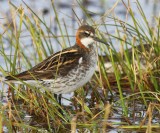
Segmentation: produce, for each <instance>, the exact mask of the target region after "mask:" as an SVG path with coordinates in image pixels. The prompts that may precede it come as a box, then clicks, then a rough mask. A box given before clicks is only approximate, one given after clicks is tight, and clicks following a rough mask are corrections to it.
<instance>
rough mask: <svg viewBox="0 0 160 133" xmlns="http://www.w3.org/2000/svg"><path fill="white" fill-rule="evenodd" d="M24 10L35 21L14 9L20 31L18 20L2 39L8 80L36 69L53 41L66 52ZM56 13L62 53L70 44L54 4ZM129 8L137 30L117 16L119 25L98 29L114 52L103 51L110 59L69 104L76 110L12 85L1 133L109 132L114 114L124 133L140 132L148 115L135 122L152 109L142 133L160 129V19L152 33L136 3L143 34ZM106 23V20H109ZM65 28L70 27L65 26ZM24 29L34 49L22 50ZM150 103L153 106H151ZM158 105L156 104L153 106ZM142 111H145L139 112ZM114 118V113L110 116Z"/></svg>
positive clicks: (34, 90)
mask: <svg viewBox="0 0 160 133" xmlns="http://www.w3.org/2000/svg"><path fill="white" fill-rule="evenodd" d="M24 4H25V6H26V7H27V8H28V11H29V12H31V14H32V15H31V17H28V16H27V15H26V14H25V13H24V10H23V8H22V7H18V8H17V7H16V6H15V5H13V4H12V3H11V5H12V7H13V8H14V13H15V14H14V17H17V18H19V23H18V25H15V24H16V22H15V20H14V19H13V21H12V22H11V23H12V24H11V23H10V24H9V26H8V27H7V28H6V29H5V32H4V33H3V34H2V35H1V38H0V43H1V47H2V49H1V50H0V54H1V56H2V57H3V58H4V61H5V65H6V67H5V69H4V68H3V67H0V70H1V72H2V73H3V75H7V73H6V70H7V71H9V72H11V73H10V74H15V73H18V72H20V71H21V70H22V68H23V67H25V68H26V69H27V68H30V67H31V66H32V65H33V64H36V63H38V62H40V61H42V60H43V59H44V58H45V57H47V56H48V55H50V54H51V53H53V52H54V49H53V46H52V45H53V44H52V39H54V42H55V44H56V45H60V46H61V42H60V41H59V38H58V37H57V35H56V34H54V32H53V31H52V30H51V29H50V27H48V26H47V25H46V23H45V22H44V21H43V20H41V19H40V18H39V17H38V15H37V14H36V13H35V12H34V11H33V10H32V9H31V8H30V7H29V6H28V5H27V4H26V3H24ZM52 7H53V10H54V13H55V16H56V18H55V19H56V22H57V24H58V28H59V29H60V34H61V36H62V42H63V43H62V44H65V46H62V47H66V43H65V42H67V40H68V38H65V36H64V35H63V31H62V27H61V24H60V20H59V18H58V14H57V10H56V8H55V6H54V3H52ZM125 7H126V8H127V10H128V12H129V14H130V16H131V18H132V21H133V23H134V25H133V26H132V25H130V24H128V23H126V22H123V21H122V20H120V19H118V18H117V17H115V16H107V17H108V19H110V20H112V21H113V22H114V24H108V23H107V24H106V23H105V22H103V23H102V24H99V26H101V27H104V29H105V30H106V31H104V33H103V34H102V32H98V31H97V35H99V36H100V37H102V38H104V40H106V41H108V43H109V44H110V45H111V46H110V47H109V48H107V47H101V51H103V52H104V53H106V55H107V56H103V57H102V56H100V57H99V63H98V69H99V71H98V72H97V73H96V74H95V75H94V77H93V79H92V82H91V83H90V84H87V85H86V86H84V87H83V88H81V89H79V90H77V91H76V92H75V95H74V97H73V98H72V99H67V100H68V101H71V103H72V104H71V105H68V106H65V105H59V103H57V100H56V99H55V98H54V96H53V94H51V93H50V92H49V91H47V90H45V92H42V91H41V90H39V89H37V88H34V87H30V86H28V85H26V86H25V87H24V86H22V85H18V86H15V85H13V84H11V85H10V87H9V90H11V95H12V97H10V96H8V97H9V98H7V102H6V105H5V106H4V105H2V104H1V105H0V106H1V113H0V115H1V117H0V118H1V119H0V130H1V131H2V130H3V129H2V125H5V127H7V129H8V131H9V132H13V131H15V132H17V131H23V132H29V131H41V132H43V131H45V130H47V131H49V132H69V131H70V130H72V132H75V131H79V132H84V131H85V130H88V131H91V132H96V131H98V130H101V129H102V130H101V131H103V132H105V131H107V130H108V129H109V128H110V127H112V128H113V127H114V125H115V126H116V125H117V122H113V123H108V122H107V120H108V119H110V118H112V117H111V114H112V113H113V116H114V115H115V114H117V115H120V116H121V119H122V120H121V122H119V123H118V125H119V126H120V125H122V126H120V128H123V129H125V128H130V129H131V128H132V129H136V130H137V128H140V126H139V125H138V127H137V124H136V123H137V121H138V123H140V122H141V121H142V120H143V117H145V115H143V114H140V116H139V118H138V120H135V119H133V118H135V117H136V113H137V112H139V111H144V112H145V111H146V108H148V111H147V115H149V119H148V122H147V121H146V123H145V120H146V119H144V121H142V125H141V127H142V128H145V129H146V128H147V127H146V126H145V124H147V123H148V125H149V127H148V129H147V131H149V132H151V130H152V127H153V128H157V127H159V126H157V125H152V123H151V119H152V118H153V117H155V119H157V117H156V115H157V114H159V78H158V75H159V53H160V52H159V38H160V36H159V30H160V18H156V19H155V21H156V25H155V27H151V26H150V25H149V24H148V20H147V19H146V17H145V14H144V12H143V10H142V8H141V6H140V5H139V3H138V1H137V9H138V10H139V13H140V14H141V17H142V20H143V24H144V25H145V28H144V25H143V26H142V25H141V24H140V22H139V21H138V20H137V19H136V18H135V16H134V14H133V10H132V9H131V8H128V6H127V5H125ZM81 9H82V11H83V12H84V14H86V16H87V17H88V19H89V21H90V22H91V23H93V25H95V23H94V22H93V20H92V19H91V17H90V16H89V14H88V12H87V10H86V9H85V8H83V6H81ZM102 17H103V18H105V17H106V16H105V15H104V16H102ZM11 25H12V26H13V27H11ZM64 25H66V23H65V22H64ZM96 25H98V24H96ZM110 26H112V27H115V28H116V33H115V34H109V33H108V28H109V27H110ZM42 27H43V28H45V29H43V28H42ZM23 28H24V29H25V30H26V31H27V33H28V34H29V37H30V39H31V45H30V47H28V46H24V44H21V36H22V33H23V30H24V29H23ZM22 29H23V30H22ZM46 35H48V36H52V38H47V37H46ZM4 41H8V43H9V45H10V47H9V48H10V53H9V55H7V54H6V51H5V43H4ZM115 42H118V43H119V45H121V46H122V47H121V51H120V52H117V51H116V50H115V48H114V43H115ZM144 44H145V45H144ZM137 45H138V46H137ZM128 46H130V48H128ZM24 49H25V51H24ZM30 49H32V51H31V50H30ZM48 53H49V54H48ZM30 55H31V56H30ZM105 60H107V61H108V62H111V64H112V69H113V71H114V72H113V73H107V68H106V67H105V63H106V61H105ZM144 68H145V69H144ZM90 88H92V92H90ZM98 88H102V89H98ZM9 94H10V91H9ZM88 95H90V97H89V98H87V96H88ZM108 100H109V101H110V102H112V109H111V105H110V104H108V102H107V101H108ZM151 102H152V104H150V103H151ZM155 102H156V104H154V103H155ZM138 105H143V106H141V107H139V109H137V108H136V107H137V106H138ZM151 105H152V106H154V105H155V106H154V107H155V110H156V111H157V112H158V113H157V112H156V111H153V108H151ZM109 112H111V113H110V115H109ZM27 114H28V115H31V116H32V118H30V119H28V120H26V117H25V116H26V115H27ZM147 115H146V116H147ZM2 118H3V119H2ZM146 118H147V117H146ZM102 120H103V121H102ZM131 125H132V126H131Z"/></svg>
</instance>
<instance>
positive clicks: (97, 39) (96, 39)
mask: <svg viewBox="0 0 160 133" xmlns="http://www.w3.org/2000/svg"><path fill="white" fill-rule="evenodd" d="M93 39H94V40H95V41H97V42H100V43H104V44H106V45H109V44H108V43H107V42H105V41H103V40H101V39H99V38H98V37H96V36H94V37H93Z"/></svg>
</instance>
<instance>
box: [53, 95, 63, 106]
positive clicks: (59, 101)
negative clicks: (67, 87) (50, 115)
mask: <svg viewBox="0 0 160 133" xmlns="http://www.w3.org/2000/svg"><path fill="white" fill-rule="evenodd" d="M54 98H55V99H56V101H57V102H58V103H59V104H60V105H61V104H62V103H61V98H62V94H59V95H57V94H54Z"/></svg>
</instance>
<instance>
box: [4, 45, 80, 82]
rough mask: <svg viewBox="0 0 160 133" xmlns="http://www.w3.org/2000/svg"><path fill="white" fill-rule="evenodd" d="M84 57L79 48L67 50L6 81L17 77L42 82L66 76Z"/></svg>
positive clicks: (9, 77)
mask: <svg viewBox="0 0 160 133" xmlns="http://www.w3.org/2000/svg"><path fill="white" fill-rule="evenodd" d="M82 56H83V54H82V52H81V51H79V50H78V48H77V46H74V47H72V48H67V49H65V50H62V51H60V52H57V53H55V54H53V55H51V56H49V57H48V58H47V59H45V60H44V61H42V62H41V63H39V64H38V65H36V66H34V67H33V68H31V69H30V70H28V71H24V72H22V73H20V74H17V75H14V76H13V77H11V76H7V77H6V79H7V80H14V79H15V78H14V77H16V78H18V79H21V80H32V79H37V80H40V79H53V78H55V77H56V76H59V75H61V76H65V75H66V74H67V73H68V72H69V71H70V70H71V69H73V68H74V67H75V66H77V65H78V61H79V59H80V58H81V57H82Z"/></svg>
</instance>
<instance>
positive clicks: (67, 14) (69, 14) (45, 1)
mask: <svg viewBox="0 0 160 133" xmlns="http://www.w3.org/2000/svg"><path fill="white" fill-rule="evenodd" d="M24 1H25V2H26V3H27V4H28V6H29V7H30V8H31V9H33V11H34V12H35V13H36V14H38V16H39V17H40V18H41V19H42V20H43V21H45V22H46V23H47V25H48V27H50V29H51V30H52V31H53V32H54V33H55V34H56V35H60V31H59V30H58V28H57V27H58V25H57V23H56V22H55V15H54V12H53V8H52V6H51V2H50V0H39V1H38V2H37V1H36V0H34V1H33V0H24ZM12 2H13V3H14V4H15V5H16V6H17V7H19V6H20V5H22V7H23V8H24V11H25V13H26V14H27V15H28V16H31V12H30V11H29V10H28V9H27V8H26V6H25V5H24V3H23V2H22V1H20V0H13V1H12ZM115 2H116V0H112V1H108V0H105V1H104V3H103V1H97V0H92V1H91V0H89V1H88V3H84V6H85V7H86V8H87V9H88V10H89V11H91V12H94V14H93V13H92V14H91V15H92V17H93V19H94V21H96V22H97V21H99V20H100V18H101V15H103V14H104V13H105V12H106V11H107V12H108V14H110V13H109V10H110V9H111V7H113V5H114V4H115ZM125 2H127V0H125ZM139 2H140V5H141V6H142V9H143V11H144V13H145V14H146V17H147V19H148V20H149V24H150V25H154V21H153V17H154V16H157V15H159V13H160V12H159V8H160V2H158V0H157V1H156V0H154V2H153V1H147V0H140V1H139ZM0 5H1V8H0V16H1V17H0V18H1V19H0V24H1V25H4V24H6V23H8V22H7V21H12V20H11V12H10V10H11V8H10V5H9V4H8V2H7V1H5V0H4V1H0ZM55 6H56V9H57V12H58V17H59V19H60V24H61V26H62V30H63V31H65V27H64V22H65V24H66V25H67V30H68V32H69V35H71V36H74V34H75V31H76V29H77V28H78V21H77V18H76V17H75V15H74V13H73V11H72V9H73V10H74V11H75V13H76V14H77V16H78V17H79V19H86V16H85V15H83V14H82V11H81V9H80V8H79V5H78V3H77V2H76V1H75V0H63V1H56V2H55ZM130 6H131V7H132V9H134V10H133V11H134V14H135V16H136V18H137V19H139V20H141V18H140V16H139V15H138V14H139V13H138V10H137V6H136V3H135V1H134V0H132V1H130ZM12 13H13V12H12ZM112 13H113V14H114V16H117V17H118V18H120V19H122V20H125V21H126V22H128V23H130V24H131V25H133V22H132V21H131V16H130V15H127V10H126V8H125V7H124V5H123V4H122V3H121V2H120V3H119V4H118V5H117V6H116V8H115V9H114V12H113V11H112ZM18 21H19V19H18V17H17V18H16V23H17V24H18ZM104 21H105V22H106V23H108V24H112V23H113V21H110V20H109V19H108V18H105V20H104ZM99 29H100V30H101V31H102V32H103V29H102V28H101V27H99ZM22 31H23V32H22V34H21V39H20V41H21V44H23V45H24V48H25V47H27V46H30V43H31V40H30V37H25V36H29V34H28V32H27V31H25V27H22ZM108 31H109V33H113V34H114V32H115V29H114V28H111V27H110V28H109V29H108ZM3 32H4V29H3V28H2V27H1V26H0V33H3ZM4 36H5V35H4ZM59 40H60V42H62V43H63V41H62V39H61V38H59ZM52 41H53V48H54V50H55V51H58V50H60V49H61V47H60V45H56V42H55V41H54V39H53V40H52ZM70 41H71V42H72V43H71V44H74V42H75V39H74V37H70ZM67 45H69V44H67ZM5 46H6V47H5V49H6V50H5V51H6V53H7V54H10V48H9V44H7V43H6V45H5ZM115 47H116V49H117V50H119V46H118V45H115ZM0 48H1V46H0ZM31 50H32V49H31ZM26 52H27V51H26ZM0 62H1V64H0V65H1V67H2V68H4V69H5V68H6V64H5V62H4V59H3V57H2V56H0ZM23 69H24V70H25V69H26V68H23ZM23 69H22V70H23ZM0 74H1V73H0ZM0 88H7V87H6V86H5V87H3V86H2V84H1V83H0ZM4 91H6V90H4ZM63 96H64V97H66V98H71V97H72V94H66V95H63ZM1 99H2V103H3V104H5V102H6V101H5V99H3V98H1ZM62 103H63V104H64V105H66V106H67V105H70V104H71V103H70V102H68V101H67V100H64V99H62ZM115 106H117V105H115ZM137 106H138V107H141V108H142V111H143V112H142V111H141V110H138V112H139V114H143V113H144V111H146V110H145V109H144V106H142V104H137ZM119 110H121V108H119ZM139 114H138V113H137V114H135V115H139ZM143 116H145V113H144V115H143ZM141 118H142V117H141ZM141 118H139V119H137V120H135V121H134V122H135V124H139V121H140V119H141ZM158 120H159V119H156V118H155V119H154V123H158ZM109 121H110V122H111V121H114V122H115V121H116V122H121V121H123V120H121V114H118V113H117V112H115V113H114V114H113V119H110V120H109ZM131 121H133V120H131ZM6 132H7V131H6ZM114 132H117V129H114V130H111V131H109V133H114ZM122 132H123V131H122ZM124 132H126V130H124ZM129 132H130V131H129ZM132 132H134V131H132Z"/></svg>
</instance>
